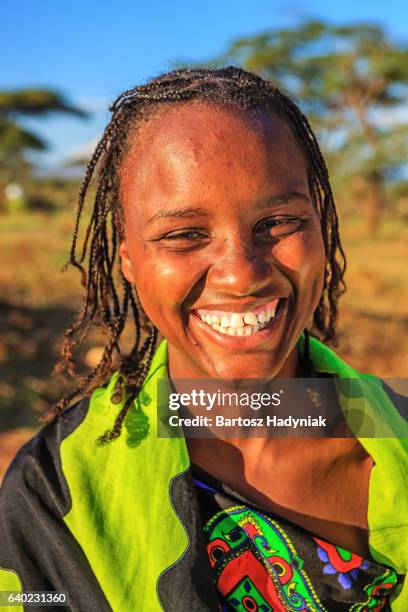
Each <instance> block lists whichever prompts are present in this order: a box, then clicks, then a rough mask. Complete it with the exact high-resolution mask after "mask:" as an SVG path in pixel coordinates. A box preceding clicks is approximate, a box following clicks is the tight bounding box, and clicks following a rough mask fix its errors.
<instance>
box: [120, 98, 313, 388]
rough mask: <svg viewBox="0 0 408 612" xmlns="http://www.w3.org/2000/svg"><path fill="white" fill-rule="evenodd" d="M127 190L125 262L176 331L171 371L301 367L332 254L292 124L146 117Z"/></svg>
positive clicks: (288, 372) (197, 115) (228, 374)
mask: <svg viewBox="0 0 408 612" xmlns="http://www.w3.org/2000/svg"><path fill="white" fill-rule="evenodd" d="M120 195H121V201H122V205H123V208H124V215H125V231H126V236H125V240H124V241H123V243H122V244H121V249H120V254H121V257H122V270H123V273H124V275H125V277H126V278H127V280H129V281H130V282H131V283H133V284H134V285H135V286H136V290H137V293H138V296H139V299H140V302H141V304H142V306H143V308H144V311H145V312H146V314H147V316H148V317H149V319H150V320H151V321H152V322H153V324H154V325H155V326H156V327H157V328H158V329H159V331H160V333H161V334H162V335H163V336H164V337H165V338H167V340H168V345H169V369H170V374H171V376H172V377H180V378H181V377H200V376H209V377H222V378H246V377H250V378H270V377H272V376H277V375H281V376H294V375H295V374H296V372H297V369H296V368H297V352H296V342H297V340H298V338H299V335H300V334H301V332H302V330H303V329H304V328H305V327H306V326H307V324H308V323H309V322H310V321H311V319H312V317H313V313H314V310H315V309H316V307H317V304H318V302H319V300H320V296H321V292H322V287H323V275H324V264H325V254H324V247H323V241H322V236H321V231H320V219H319V216H318V214H317V212H316V210H315V209H314V207H313V205H312V202H311V196H310V192H309V185H308V177H307V171H306V165H305V161H304V157H303V154H302V152H301V149H300V147H299V145H298V143H297V142H296V139H295V138H294V136H293V134H292V132H291V131H290V129H289V128H288V127H287V125H286V124H285V123H284V122H283V121H282V120H281V119H279V118H278V117H277V116H276V115H275V114H273V113H264V114H261V113H257V114H255V113H253V112H252V113H251V112H245V113H243V112H238V111H231V110H229V109H227V108H223V107H219V106H217V107H215V106H214V105H210V104H208V103H203V102H200V101H194V102H190V103H185V104H182V105H181V104H177V105H174V106H171V105H169V106H167V107H165V108H163V109H160V110H159V111H158V113H156V114H155V115H154V116H153V117H152V118H151V119H150V120H148V121H147V123H144V124H142V125H141V126H139V127H138V128H137V137H134V138H133V143H131V146H130V149H129V151H128V153H127V154H126V156H125V159H124V161H123V164H122V172H121V178H120Z"/></svg>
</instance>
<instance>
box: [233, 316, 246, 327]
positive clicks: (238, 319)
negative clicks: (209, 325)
mask: <svg viewBox="0 0 408 612" xmlns="http://www.w3.org/2000/svg"><path fill="white" fill-rule="evenodd" d="M230 325H231V327H234V328H239V327H244V319H243V318H242V315H240V314H236V313H234V314H232V315H231V323H230Z"/></svg>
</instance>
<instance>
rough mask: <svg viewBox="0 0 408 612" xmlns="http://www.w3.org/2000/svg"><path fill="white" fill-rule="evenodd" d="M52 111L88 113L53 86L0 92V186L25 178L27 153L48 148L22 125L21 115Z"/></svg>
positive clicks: (71, 113) (77, 113)
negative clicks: (51, 88) (51, 87)
mask: <svg viewBox="0 0 408 612" xmlns="http://www.w3.org/2000/svg"><path fill="white" fill-rule="evenodd" d="M55 112H59V113H65V114H70V115H73V116H75V117H79V118H85V117H87V113H85V112H84V111H83V110H82V109H80V108H78V107H77V106H75V105H73V104H71V103H70V102H69V101H68V100H66V99H65V97H64V96H63V95H62V94H60V93H58V92H55V91H52V90H48V89H35V88H32V89H21V90H16V91H2V92H0V189H1V186H3V187H4V185H5V184H7V182H9V181H18V182H20V183H21V182H24V181H25V179H26V178H27V177H28V176H29V173H30V170H31V168H32V164H31V163H30V162H29V161H28V159H27V153H28V152H29V151H44V150H45V149H46V148H47V143H46V142H45V141H44V140H43V139H42V138H41V137H40V136H39V135H37V134H35V133H34V132H32V131H31V130H29V129H27V128H26V127H24V126H23V125H22V123H21V120H22V118H23V117H46V116H48V115H49V114H51V113H55Z"/></svg>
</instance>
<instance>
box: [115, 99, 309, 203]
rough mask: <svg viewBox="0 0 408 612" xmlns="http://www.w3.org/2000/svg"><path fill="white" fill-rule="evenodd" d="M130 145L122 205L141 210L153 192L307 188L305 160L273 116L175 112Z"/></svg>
mask: <svg viewBox="0 0 408 612" xmlns="http://www.w3.org/2000/svg"><path fill="white" fill-rule="evenodd" d="M129 144H130V146H129V149H128V153H127V155H126V157H125V159H124V161H123V164H122V172H121V196H122V200H123V201H124V203H125V204H126V202H127V200H129V199H130V200H131V201H132V202H135V201H137V200H138V199H139V198H141V199H143V201H145V202H146V200H147V199H148V198H149V197H150V195H151V193H152V191H154V192H162V196H163V197H164V196H168V197H169V196H170V195H174V194H175V192H177V191H178V192H183V193H185V194H186V195H190V193H191V192H192V191H197V190H198V189H206V190H207V192H209V193H210V192H212V191H213V192H214V193H216V191H217V190H218V191H219V190H222V189H225V190H228V189H229V188H230V187H232V185H231V182H233V183H234V184H235V186H236V187H237V188H238V189H242V190H243V192H245V190H252V191H253V190H256V189H261V188H262V185H264V186H265V187H266V188H269V187H270V186H268V183H270V182H271V181H272V182H275V183H276V182H278V183H282V188H283V187H284V186H285V182H287V181H290V182H292V183H293V182H294V181H295V182H300V183H304V182H305V180H306V169H305V164H304V156H303V153H302V151H301V150H300V147H299V145H298V143H297V141H296V139H295V137H294V136H293V134H292V131H291V130H290V128H289V127H288V126H287V124H286V123H285V122H284V121H283V120H282V119H281V118H279V117H278V116H277V115H276V114H275V113H272V112H262V113H261V112H253V111H245V112H244V111H236V110H235V109H234V110H232V109H230V108H225V107H222V106H214V105H213V104H208V103H202V102H194V103H189V104H183V105H173V106H170V107H167V108H165V109H163V110H162V111H159V112H158V113H156V114H155V115H154V116H153V117H152V118H151V119H150V120H149V121H147V122H146V123H143V124H142V125H141V126H140V127H138V129H137V130H136V131H135V133H134V136H133V141H131V142H130V143H129ZM297 186H298V185H292V187H293V188H296V187H297ZM276 188H277V189H279V185H277V187H276ZM218 195H219V194H218ZM258 195H259V196H262V194H258Z"/></svg>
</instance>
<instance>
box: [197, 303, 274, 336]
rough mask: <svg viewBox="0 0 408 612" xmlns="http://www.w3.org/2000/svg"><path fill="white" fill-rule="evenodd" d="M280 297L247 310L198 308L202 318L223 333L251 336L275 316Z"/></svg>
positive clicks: (198, 313)
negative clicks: (232, 310) (225, 310)
mask: <svg viewBox="0 0 408 612" xmlns="http://www.w3.org/2000/svg"><path fill="white" fill-rule="evenodd" d="M278 305H279V298H275V299H274V300H271V301H270V302H268V303H266V304H263V305H262V306H259V307H258V308H255V309H254V310H249V311H247V312H222V311H214V310H204V309H197V310H196V313H197V315H198V316H199V317H200V318H201V320H202V321H203V322H204V323H206V324H207V325H209V326H210V327H212V328H213V329H215V330H216V331H217V332H219V333H221V334H226V335H228V336H241V337H242V336H251V335H252V334H256V333H257V332H258V331H260V330H261V329H263V328H264V327H265V326H266V325H267V324H268V323H269V321H270V320H271V319H273V318H274V317H275V314H276V311H277V309H278Z"/></svg>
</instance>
